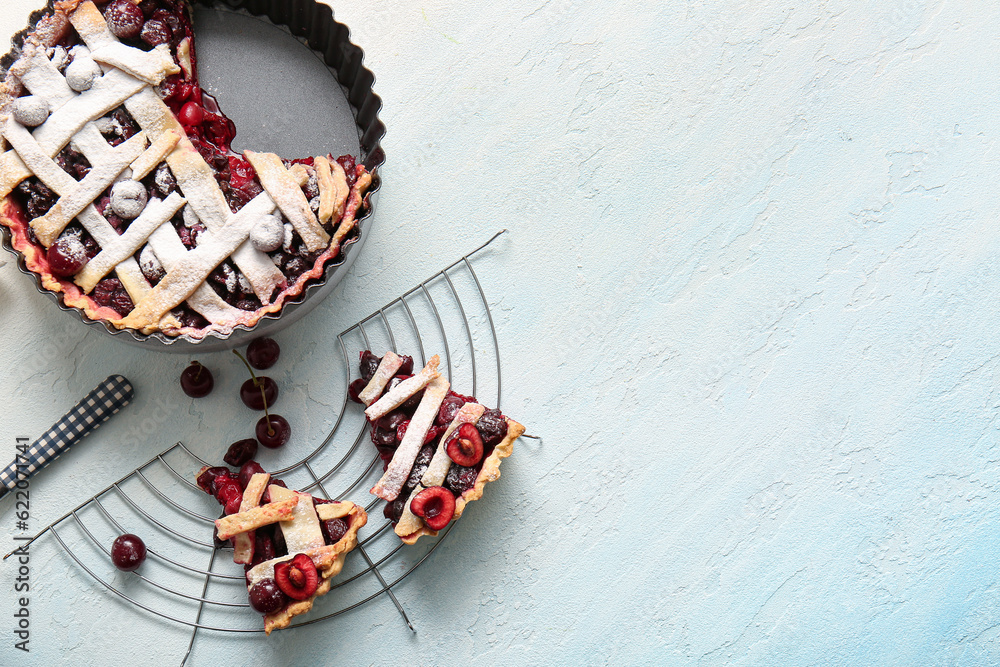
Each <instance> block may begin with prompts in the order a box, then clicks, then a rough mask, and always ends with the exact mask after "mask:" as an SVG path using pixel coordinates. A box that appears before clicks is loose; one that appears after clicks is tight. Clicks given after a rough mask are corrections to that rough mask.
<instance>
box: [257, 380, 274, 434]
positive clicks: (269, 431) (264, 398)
mask: <svg viewBox="0 0 1000 667" xmlns="http://www.w3.org/2000/svg"><path fill="white" fill-rule="evenodd" d="M260 397H261V399H262V400H263V401H264V419H266V420H267V434H268V435H270V436H273V435H274V429H273V428H271V416H270V415H268V414H267V395H266V394H264V383H263V382H261V383H260Z"/></svg>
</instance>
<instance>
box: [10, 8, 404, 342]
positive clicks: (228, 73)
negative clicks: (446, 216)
mask: <svg viewBox="0 0 1000 667" xmlns="http://www.w3.org/2000/svg"><path fill="white" fill-rule="evenodd" d="M192 5H193V10H194V24H195V33H196V36H197V42H196V55H197V58H198V74H199V79H200V82H201V86H202V88H204V89H205V90H206V91H208V92H209V93H211V94H212V95H213V96H214V97H215V98H216V99H217V100H218V102H219V105H220V107H221V108H222V111H223V113H225V114H226V115H227V116H229V117H230V118H231V119H233V121H234V122H235V123H236V129H237V134H236V139H235V140H234V141H233V148H234V150H236V151H240V150H241V149H243V148H253V149H254V150H264V151H272V152H275V153H278V154H279V155H281V156H283V157H287V158H296V157H305V156H307V155H323V154H326V153H327V152H331V153H333V154H334V155H335V156H336V155H341V154H345V153H350V154H352V155H355V156H356V157H358V159H359V161H360V162H361V163H363V164H364V165H365V168H366V169H368V171H369V172H371V173H372V185H371V187H370V188H369V190H368V193H367V195H366V196H365V212H364V215H362V216H361V217H360V218H359V219H358V224H357V226H356V227H355V230H354V231H353V232H352V233H351V234H350V235H349V236H348V238H347V239H346V240H345V242H344V246H343V248H342V250H341V252H340V254H339V255H338V256H337V258H335V259H334V260H331V261H329V262H327V265H326V267H325V269H324V278H323V280H317V281H310V283H307V285H306V288H305V289H304V290H303V291H302V293H301V294H299V295H298V296H296V297H294V298H291V299H288V300H287V301H286V302H285V304H284V306H283V308H282V309H281V311H280V312H278V313H274V314H268V315H265V316H264V317H262V318H261V319H260V321H259V322H258V323H257V324H256V325H254V326H253V327H246V326H244V325H239V326H237V327H236V328H235V329H234V330H233V331H232V332H231V333H229V334H221V333H217V332H209V333H208V334H207V335H206V336H205V337H204V338H202V339H196V338H191V337H189V336H186V335H181V336H167V335H165V334H162V333H153V334H148V335H147V334H142V333H139V332H137V331H135V330H132V329H117V328H115V327H114V326H112V325H111V324H109V323H108V322H105V321H103V320H93V319H91V318H89V317H87V316H86V315H85V314H84V313H83V311H81V310H79V309H77V308H73V307H71V306H67V305H65V303H64V302H63V298H62V294H60V293H56V292H52V291H50V290H47V289H45V288H44V287H42V284H41V278H40V276H38V275H37V274H35V273H33V272H31V271H30V270H29V269H28V268H27V266H26V264H25V260H24V257H23V256H22V255H21V253H19V252H17V251H16V250H14V248H13V246H12V239H11V234H10V230H8V229H7V228H6V227H2V226H0V234H2V238H0V245H2V246H3V248H5V249H6V250H8V251H9V252H11V253H12V254H13V255H14V256H15V257H16V258H17V266H18V268H19V269H20V270H21V272H22V273H25V274H26V275H28V276H30V277H31V278H32V279H33V280H34V281H35V286H36V288H37V289H38V291H39V292H41V293H42V294H46V295H48V296H49V297H50V298H51V299H52V300H53V301H55V303H56V305H57V306H58V307H59V308H60V309H61V310H64V311H66V312H67V313H69V314H71V315H72V316H73V317H75V318H76V319H77V320H79V321H81V322H83V323H84V324H87V325H89V326H93V327H96V328H98V329H100V330H102V331H104V332H105V333H107V334H108V335H110V336H112V337H113V338H114V339H115V340H120V341H122V342H125V343H128V344H130V345H135V346H139V347H143V348H145V349H148V350H157V351H161V352H175V353H181V354H190V353H193V352H214V351H218V350H228V349H232V348H236V347H241V346H243V345H246V344H247V343H249V342H250V341H251V340H253V339H254V338H260V337H262V336H270V335H273V334H275V333H277V332H278V331H280V330H282V329H284V328H285V327H288V326H289V325H291V324H293V323H295V322H296V321H298V320H300V319H301V318H302V317H304V316H305V315H306V314H308V313H309V312H310V311H312V310H313V309H314V308H316V307H317V306H319V305H320V303H322V302H323V300H324V299H325V298H326V297H327V296H329V295H330V293H331V292H332V291H333V290H334V288H335V287H336V286H337V285H338V284H339V283H340V281H341V280H343V279H344V276H345V275H347V272H348V271H349V269H350V267H351V265H352V264H353V263H354V260H355V259H356V258H357V256H358V255H359V254H360V253H361V249H362V246H363V245H364V242H365V239H366V237H367V230H368V226H369V225H370V224H371V218H372V215H373V213H374V210H375V202H376V200H377V198H378V191H379V188H380V186H381V178H380V175H379V170H380V168H381V166H382V164H383V163H384V162H385V153H384V151H383V150H382V147H381V145H380V142H381V140H382V137H383V136H384V135H385V125H384V124H383V123H382V121H381V120H379V117H378V112H379V110H380V109H381V107H382V100H381V99H380V98H379V96H378V95H376V94H375V92H374V91H373V89H372V87H373V85H374V83H375V76H374V75H373V74H372V72H371V70H369V69H368V68H366V67H365V66H364V51H362V50H361V47H359V46H357V45H356V44H354V43H352V42H351V40H350V31H349V30H348V28H347V26H345V25H344V24H342V23H339V22H337V21H336V20H335V19H334V17H333V11H332V10H331V9H330V7H328V6H327V5H324V4H320V3H318V2H314V0H196V2H193V3H192ZM51 11H52V4H51V0H50V3H49V6H48V7H47V9H45V10H39V11H37V12H34V13H33V14H32V15H31V17H30V25H31V26H34V25H35V24H36V23H37V22H38V21H39V20H41V18H42V16H43V15H44V14H45V13H48V12H51ZM30 30H31V28H28V29H25V30H23V31H21V32H20V33H18V34H17V35H15V36H14V38H13V39H12V45H13V49H12V50H11V51H10V52H9V53H8V54H7V55H6V56H4V58H3V59H2V60H0V67H2V68H3V71H4V73H5V72H6V69H7V68H8V67H9V66H10V65H11V64H12V63H13V62H14V61H15V60H16V59H17V58H18V56H19V54H20V51H21V48H22V46H23V44H24V39H25V37H26V36H27V34H28V33H29V31H30ZM261 72H280V76H272V77H265V78H262V77H261ZM0 76H2V75H0Z"/></svg>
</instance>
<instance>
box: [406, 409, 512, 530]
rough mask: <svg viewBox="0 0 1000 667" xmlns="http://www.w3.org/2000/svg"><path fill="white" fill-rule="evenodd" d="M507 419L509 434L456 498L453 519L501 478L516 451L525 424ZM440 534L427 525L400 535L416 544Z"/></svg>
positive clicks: (460, 514)
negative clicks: (504, 465)
mask: <svg viewBox="0 0 1000 667" xmlns="http://www.w3.org/2000/svg"><path fill="white" fill-rule="evenodd" d="M504 419H506V420H507V436H506V437H505V438H504V439H503V440H501V441H500V443H499V444H498V445H497V446H496V447H494V448H493V453H491V454H490V455H489V456H488V457H486V460H485V461H483V468H482V470H480V471H479V475H477V476H476V483H475V484H474V485H473V486H472V488H470V489H466V490H465V492H464V493H462V495H461V496H459V497H458V498H456V499H455V516H454V517H452V521H454V520H455V519H458V518H459V517H461V516H462V512H463V511H464V510H465V506H466V505H468V504H469V503H471V502H472V501H473V500H479V499H480V498H482V497H483V489H484V488H485V486H486V484H487V483H488V482H495V481H496V480H498V479H500V462H501V461H502V460H503V459H505V458H507V457H508V456H510V455H511V453H512V452H513V451H514V441H515V440H517V439H518V438H520V437H521V436H522V435H523V434H524V426H523V425H522V424H520V423H518V422H516V421H514V420H513V419H511V418H510V417H504ZM437 534H438V531H436V530H431V529H430V528H428V527H427V526H426V524H425V525H423V526H421V527H420V529H419V530H416V531H414V532H412V533H410V534H409V535H404V536H402V537H400V538H399V539H401V540H402V541H403V542H404V543H406V544H414V543H416V541H417V540H419V539H420V538H421V537H422V536H424V535H430V536H431V537H433V536H435V535H437Z"/></svg>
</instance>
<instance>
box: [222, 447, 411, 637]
mask: <svg viewBox="0 0 1000 667" xmlns="http://www.w3.org/2000/svg"><path fill="white" fill-rule="evenodd" d="M305 467H306V470H308V471H309V474H310V475H312V478H313V479H314V480H315V481H316V485H317V486H318V487H319V490H320V491H322V492H323V495H324V496H326V497H327V498H329V497H330V494H329V493H327V492H326V487H324V486H323V482H321V481H319V477H317V476H316V473H315V472H313V469H312V466H311V465H309V463H306V464H305ZM358 551H360V552H361V555H362V556H364V559H365V562H366V563H368V567H370V568H371V571H372V572H374V573H375V576H376V577H378V580H379V582H380V583H381V584H382V588H384V589H385V592H386V593H388V594H389V599H391V600H392V603H393V604H394V605H396V611H398V612H399V615H400V616H402V617H403V622H404V623H406V627H408V628H409V629H410V631H411V632H416V631H417V629H416V628H414V627H413V623H411V622H410V617H409V616H407V615H406V611H405V610H404V609H403V605H401V604H399V600H398V599H397V598H396V594H395V593H393V592H392V589H391V588H389V586H388V584H386V583H385V579H384V578H383V577H382V573H381V572H379V571H378V568H377V567H375V563H373V562H372V559H371V558H369V557H368V552H367V551H365V547H364V545H362V544H358ZM202 597H204V596H202Z"/></svg>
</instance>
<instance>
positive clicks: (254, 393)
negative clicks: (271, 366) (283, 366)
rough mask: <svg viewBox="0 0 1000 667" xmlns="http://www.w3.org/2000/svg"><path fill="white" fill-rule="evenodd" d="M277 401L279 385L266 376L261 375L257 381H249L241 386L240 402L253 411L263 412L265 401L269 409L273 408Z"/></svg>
mask: <svg viewBox="0 0 1000 667" xmlns="http://www.w3.org/2000/svg"><path fill="white" fill-rule="evenodd" d="M261 387H263V388H264V395H263V396H261V392H260V390H261ZM277 399H278V383H277V382H275V381H274V380H272V379H271V378H269V377H267V376H266V375H261V376H260V377H258V378H257V379H255V380H247V381H246V382H244V383H243V384H242V385H241V386H240V400H241V401H243V405H245V406H247V407H248V408H250V409H251V410H263V409H264V403H265V401H266V402H267V405H268V407H270V406H273V405H274V402H275V401H276V400H277Z"/></svg>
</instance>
